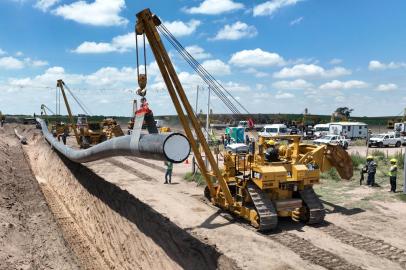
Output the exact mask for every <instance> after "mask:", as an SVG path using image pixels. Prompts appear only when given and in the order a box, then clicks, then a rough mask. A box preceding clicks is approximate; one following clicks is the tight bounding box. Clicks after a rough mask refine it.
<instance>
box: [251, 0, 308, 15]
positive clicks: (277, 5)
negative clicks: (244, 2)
mask: <svg viewBox="0 0 406 270" xmlns="http://www.w3.org/2000/svg"><path fill="white" fill-rule="evenodd" d="M300 1H302V0H271V1H266V2H264V3H262V4H259V5H257V6H255V7H254V9H253V14H254V16H266V15H269V16H272V15H273V14H274V13H275V12H276V11H278V10H279V9H281V8H283V7H287V6H293V5H296V3H298V2H300Z"/></svg>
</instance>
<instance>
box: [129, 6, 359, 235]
mask: <svg viewBox="0 0 406 270" xmlns="http://www.w3.org/2000/svg"><path fill="white" fill-rule="evenodd" d="M160 33H161V34H162V35H163V36H165V38H166V39H167V40H168V41H169V42H170V43H171V44H172V45H173V46H174V47H175V49H176V50H177V51H178V52H179V53H180V54H181V55H182V56H183V57H184V58H185V59H186V61H187V62H188V63H189V64H190V65H191V66H192V68H193V69H194V70H195V71H196V72H197V73H198V75H199V76H200V77H201V78H202V79H203V80H204V81H205V82H206V83H207V84H208V85H209V86H210V87H211V89H213V91H214V92H215V93H216V95H217V96H218V97H219V98H220V100H222V101H223V102H224V103H225V105H226V106H227V107H228V108H229V109H230V110H231V111H232V112H233V113H238V110H237V108H236V105H235V103H233V98H232V96H231V94H230V93H229V92H228V91H227V90H226V89H225V88H224V87H222V86H221V84H220V83H219V82H218V81H217V80H215V79H214V78H213V77H212V76H211V75H210V74H209V73H208V72H207V71H206V70H205V69H204V67H202V66H201V65H200V64H199V63H198V62H197V61H196V60H195V59H194V58H193V57H192V56H191V55H190V54H189V53H188V52H187V51H186V50H185V49H184V48H183V46H182V45H181V44H180V43H179V41H177V40H176V38H175V37H174V36H173V35H172V34H171V33H170V31H169V30H168V29H167V28H166V27H165V26H164V25H163V24H162V23H161V21H160V19H159V18H158V17H157V16H156V15H153V14H152V13H151V11H150V10H149V9H145V10H143V11H141V12H140V13H138V14H137V24H136V35H143V36H144V39H145V37H146V38H147V39H148V42H149V45H150V47H151V50H152V52H153V54H154V56H155V59H156V62H157V65H158V67H159V70H160V72H161V74H162V78H163V80H164V82H165V84H166V87H167V89H168V92H169V95H170V97H171V99H172V102H173V104H174V106H175V109H176V112H177V115H178V117H179V120H180V122H181V124H182V126H183V129H184V131H185V134H186V137H187V138H188V140H189V142H190V145H191V147H192V150H193V153H194V157H195V160H196V162H197V164H198V167H199V169H200V172H201V174H202V175H203V177H204V179H205V181H206V184H207V187H206V190H205V195H206V196H207V197H208V198H209V199H210V201H211V202H212V203H213V204H214V205H216V206H218V207H220V208H222V209H224V210H227V211H229V212H231V213H232V214H234V215H236V216H239V217H242V218H244V219H246V220H248V221H249V222H250V223H251V224H252V225H253V226H254V227H256V228H258V229H259V230H271V229H274V228H275V227H276V226H277V221H278V216H290V217H292V218H293V219H295V220H303V221H306V222H308V223H311V224H313V223H319V222H321V221H322V220H323V219H324V215H325V212H324V208H323V205H322V203H321V202H320V200H319V199H318V197H317V196H316V194H315V192H314V191H313V188H312V186H313V184H315V183H318V182H319V178H320V172H322V171H326V170H328V169H330V168H333V167H335V168H337V170H338V173H339V174H340V176H341V177H342V178H345V179H349V178H350V177H352V161H351V159H350V158H349V156H348V154H347V152H345V151H344V150H343V149H342V148H341V147H337V146H332V145H322V146H313V145H306V144H300V136H295V135H286V136H273V137H271V138H272V139H273V140H280V141H282V140H284V141H288V144H286V145H282V146H280V147H279V151H278V159H279V161H278V162H269V161H267V160H266V153H265V152H266V151H265V142H264V139H263V138H262V137H260V138H259V145H258V150H257V151H255V153H252V154H247V153H232V152H231V151H229V152H227V153H226V154H225V156H224V168H223V170H221V169H220V168H219V166H218V164H217V163H216V160H215V158H214V156H213V154H212V151H211V149H210V148H209V145H208V142H207V141H206V139H205V136H204V134H203V131H202V129H201V125H200V123H199V121H198V119H197V117H196V115H195V113H194V110H193V108H192V106H191V105H190V103H189V101H188V98H187V96H186V94H185V91H184V89H183V86H182V84H181V83H180V81H179V78H178V75H177V73H176V71H175V68H174V66H173V64H172V62H171V59H170V57H169V55H168V53H167V51H166V49H165V47H164V44H163V42H162V40H161V35H160ZM144 50H145V46H144ZM137 56H138V45H137ZM137 59H138V57H137ZM137 67H138V61H137ZM145 73H146V72H145ZM143 79H145V81H146V78H143ZM140 88H142V87H141V86H140ZM143 89H144V90H145V91H143V95H142V96H143V97H145V95H146V88H145V86H144V88H143ZM229 97H231V99H230V98H229ZM237 103H238V101H237ZM238 104H239V103H238ZM240 105H241V104H240ZM241 106H242V105H241ZM192 130H193V131H192ZM193 132H194V134H195V136H194V135H193ZM267 139H269V138H267ZM197 142H199V143H200V146H201V149H202V152H203V153H204V155H205V156H206V161H207V163H208V164H209V165H210V168H211V170H209V169H208V166H207V165H206V163H205V162H204V160H203V158H202V154H201V152H200V151H199V147H198V144H197Z"/></svg>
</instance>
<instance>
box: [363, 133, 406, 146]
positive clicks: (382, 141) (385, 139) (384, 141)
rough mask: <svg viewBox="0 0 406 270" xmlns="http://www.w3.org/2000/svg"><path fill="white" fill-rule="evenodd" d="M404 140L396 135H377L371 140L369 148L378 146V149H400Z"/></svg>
mask: <svg viewBox="0 0 406 270" xmlns="http://www.w3.org/2000/svg"><path fill="white" fill-rule="evenodd" d="M402 143H403V139H402V138H400V137H396V136H395V134H375V135H372V136H371V138H369V141H368V146H369V147H372V146H376V147H379V148H381V147H389V146H391V145H392V146H395V147H400V146H402Z"/></svg>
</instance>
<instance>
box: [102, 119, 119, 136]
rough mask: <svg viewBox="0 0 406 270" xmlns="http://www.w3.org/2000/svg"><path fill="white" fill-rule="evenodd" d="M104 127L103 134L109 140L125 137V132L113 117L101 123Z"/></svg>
mask: <svg viewBox="0 0 406 270" xmlns="http://www.w3.org/2000/svg"><path fill="white" fill-rule="evenodd" d="M101 125H102V127H103V133H104V134H105V135H106V138H107V140H109V139H111V138H114V137H120V136H124V132H123V130H122V129H121V127H120V125H119V124H118V123H117V120H116V119H114V118H112V117H107V118H104V119H103V121H102V122H101Z"/></svg>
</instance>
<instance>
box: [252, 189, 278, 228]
mask: <svg viewBox="0 0 406 270" xmlns="http://www.w3.org/2000/svg"><path fill="white" fill-rule="evenodd" d="M247 191H248V193H249V194H250V196H251V199H252V202H253V203H254V206H255V208H256V209H257V213H258V216H259V222H258V223H259V228H258V229H259V230H260V231H269V230H272V229H275V228H276V226H278V214H277V213H276V210H275V207H274V206H273V203H272V201H271V200H270V199H269V198H268V197H266V195H265V194H264V193H263V192H261V190H260V189H259V188H258V187H257V186H256V185H255V184H254V183H251V182H249V183H248V184H247Z"/></svg>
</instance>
